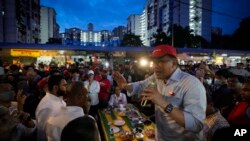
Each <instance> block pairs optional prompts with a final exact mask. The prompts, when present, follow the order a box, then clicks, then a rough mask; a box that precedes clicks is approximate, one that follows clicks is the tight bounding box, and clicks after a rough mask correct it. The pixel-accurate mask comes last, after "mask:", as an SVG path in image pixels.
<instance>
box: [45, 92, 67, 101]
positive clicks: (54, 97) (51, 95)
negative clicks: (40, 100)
mask: <svg viewBox="0 0 250 141" xmlns="http://www.w3.org/2000/svg"><path fill="white" fill-rule="evenodd" d="M46 95H48V96H49V98H51V99H53V100H59V101H62V100H63V98H62V97H58V96H55V95H53V94H51V93H48V92H47V93H46Z"/></svg>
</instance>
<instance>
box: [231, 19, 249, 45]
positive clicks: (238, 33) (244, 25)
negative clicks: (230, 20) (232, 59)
mask: <svg viewBox="0 0 250 141" xmlns="http://www.w3.org/2000/svg"><path fill="white" fill-rule="evenodd" d="M232 36H233V41H234V45H235V47H234V48H235V49H236V48H237V49H242V50H249V48H247V47H248V46H249V44H250V17H246V18H244V19H243V20H242V21H241V22H240V27H239V28H237V29H236V30H235V31H234V33H233V35H232Z"/></svg>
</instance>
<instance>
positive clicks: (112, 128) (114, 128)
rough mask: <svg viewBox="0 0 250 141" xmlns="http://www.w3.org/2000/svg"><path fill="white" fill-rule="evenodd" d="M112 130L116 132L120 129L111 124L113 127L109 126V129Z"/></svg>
mask: <svg viewBox="0 0 250 141" xmlns="http://www.w3.org/2000/svg"><path fill="white" fill-rule="evenodd" d="M112 130H113V133H118V132H119V131H120V128H118V127H115V126H113V127H110V131H112Z"/></svg>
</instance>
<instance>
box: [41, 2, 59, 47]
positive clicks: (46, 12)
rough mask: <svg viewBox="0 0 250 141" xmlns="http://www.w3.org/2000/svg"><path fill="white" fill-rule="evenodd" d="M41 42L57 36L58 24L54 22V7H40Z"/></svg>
mask: <svg viewBox="0 0 250 141" xmlns="http://www.w3.org/2000/svg"><path fill="white" fill-rule="evenodd" d="M40 14H41V20H40V21H41V24H40V29H41V43H46V42H48V40H49V38H59V36H58V34H59V25H58V24H57V23H56V11H55V9H54V8H50V7H45V6H42V7H41V13H40Z"/></svg>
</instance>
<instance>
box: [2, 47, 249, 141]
mask: <svg viewBox="0 0 250 141" xmlns="http://www.w3.org/2000/svg"><path fill="white" fill-rule="evenodd" d="M149 57H150V58H151V60H152V61H153V64H154V65H153V70H152V71H150V69H147V70H145V71H141V70H139V68H138V67H137V66H136V65H135V64H129V63H125V64H120V65H118V66H115V67H114V70H112V69H110V68H104V67H102V66H98V65H88V66H86V65H85V66H84V65H81V64H74V65H72V66H70V67H69V68H66V67H57V66H51V67H50V69H49V70H45V69H44V66H43V65H42V64H40V65H39V66H38V67H35V66H34V65H30V66H25V67H20V66H18V65H15V64H9V65H7V64H4V63H3V62H1V61H0V140H1V141H2V140H3V141H5V140H6V141H8V140H10V141H21V140H25V141H26V140H32V141H35V140H37V141H46V140H48V141H60V140H61V141H67V140H90V141H99V140H101V139H102V137H101V136H102V135H101V130H102V129H100V126H98V120H100V119H99V117H98V110H99V109H102V108H107V107H109V106H110V107H119V106H121V105H122V106H126V104H127V103H132V104H134V105H135V106H137V107H138V109H139V110H140V111H141V112H142V113H144V114H145V115H146V116H147V117H148V118H149V119H151V120H152V121H154V122H155V124H156V130H157V132H156V133H157V134H156V140H157V141H165V140H174V141H178V140H180V141H189V140H190V141H194V140H202V141H212V140H220V139H221V137H223V136H224V135H225V134H226V133H228V129H229V128H231V127H240V126H250V81H249V78H250V72H249V66H247V64H243V63H238V64H237V66H236V67H232V68H229V67H227V66H225V65H224V66H221V67H215V66H213V65H207V64H206V63H204V62H201V63H199V64H197V65H182V66H180V65H179V64H178V59H177V53H176V50H175V48H173V47H172V46H170V45H158V46H156V47H155V48H154V50H153V52H152V54H151V55H150V56H149ZM152 80H154V81H155V83H156V87H154V88H153V87H148V84H149V82H150V81H152ZM141 100H148V103H147V105H144V106H143V107H142V106H141V105H140V103H141ZM99 131H100V132H99Z"/></svg>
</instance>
